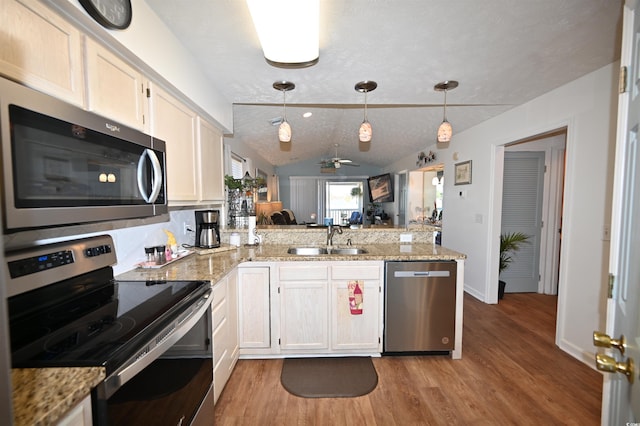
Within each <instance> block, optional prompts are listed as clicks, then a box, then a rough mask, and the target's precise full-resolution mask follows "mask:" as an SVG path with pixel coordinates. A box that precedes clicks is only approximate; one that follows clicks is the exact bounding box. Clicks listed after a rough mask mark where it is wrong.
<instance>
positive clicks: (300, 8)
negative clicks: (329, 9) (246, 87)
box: [247, 0, 320, 68]
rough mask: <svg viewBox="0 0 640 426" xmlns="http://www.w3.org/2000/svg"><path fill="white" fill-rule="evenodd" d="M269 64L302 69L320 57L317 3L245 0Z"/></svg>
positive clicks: (294, 0)
mask: <svg viewBox="0 0 640 426" xmlns="http://www.w3.org/2000/svg"><path fill="white" fill-rule="evenodd" d="M247 6H248V7H249V12H250V13H251V18H252V19H253V24H254V26H255V28H256V32H257V33H258V39H259V40H260V44H261V45H262V51H263V53H264V58H265V60H266V61H267V63H268V64H270V65H273V66H275V67H279V68H305V67H309V66H312V65H315V64H317V63H318V60H319V57H320V48H319V46H320V1H319V0H271V1H264V0H247Z"/></svg>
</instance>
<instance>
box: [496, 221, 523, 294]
mask: <svg viewBox="0 0 640 426" xmlns="http://www.w3.org/2000/svg"><path fill="white" fill-rule="evenodd" d="M528 240H529V235H526V234H523V233H522V232H511V233H505V234H501V235H500V267H499V268H498V276H499V275H500V274H501V273H502V271H504V270H505V269H507V268H508V267H509V264H510V263H511V262H512V261H513V257H512V255H513V254H515V252H517V251H518V250H520V247H521V246H522V244H525V243H528V242H529V241H528ZM506 285H507V283H506V282H504V281H502V280H499V281H498V299H502V298H503V297H504V289H505V287H506Z"/></svg>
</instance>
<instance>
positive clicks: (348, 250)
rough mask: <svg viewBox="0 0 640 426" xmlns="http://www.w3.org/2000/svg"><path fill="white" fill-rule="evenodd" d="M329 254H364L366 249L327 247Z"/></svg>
mask: <svg viewBox="0 0 640 426" xmlns="http://www.w3.org/2000/svg"><path fill="white" fill-rule="evenodd" d="M329 253H330V254H365V253H368V251H367V250H365V249H363V248H357V247H345V248H332V249H329Z"/></svg>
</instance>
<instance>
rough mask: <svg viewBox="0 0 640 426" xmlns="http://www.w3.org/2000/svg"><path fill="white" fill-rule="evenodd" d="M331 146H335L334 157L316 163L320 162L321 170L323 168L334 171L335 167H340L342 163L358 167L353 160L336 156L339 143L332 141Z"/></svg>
mask: <svg viewBox="0 0 640 426" xmlns="http://www.w3.org/2000/svg"><path fill="white" fill-rule="evenodd" d="M333 146H334V147H335V157H333V158H331V159H329V160H322V161H321V162H320V163H318V164H320V170H321V171H322V170H325V169H334V172H335V169H339V168H340V167H342V165H345V166H354V167H360V164H356V163H354V162H353V160H349V159H348V158H340V157H338V147H339V146H340V144H337V143H334V144H333ZM334 172H332V173H334ZM323 173H324V172H323Z"/></svg>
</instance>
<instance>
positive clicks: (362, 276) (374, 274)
mask: <svg viewBox="0 0 640 426" xmlns="http://www.w3.org/2000/svg"><path fill="white" fill-rule="evenodd" d="M331 278H332V279H334V280H378V279H380V278H381V271H380V267H378V266H370V265H340V266H334V267H333V268H331Z"/></svg>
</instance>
